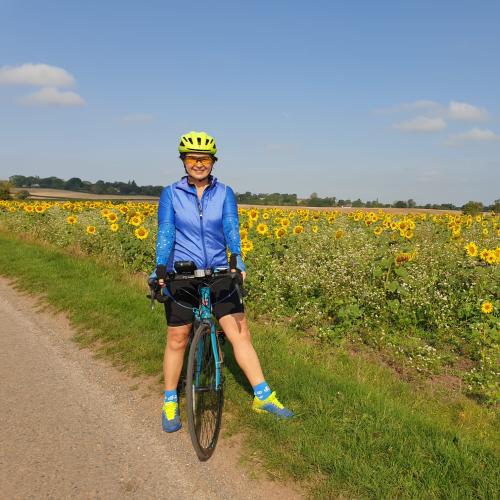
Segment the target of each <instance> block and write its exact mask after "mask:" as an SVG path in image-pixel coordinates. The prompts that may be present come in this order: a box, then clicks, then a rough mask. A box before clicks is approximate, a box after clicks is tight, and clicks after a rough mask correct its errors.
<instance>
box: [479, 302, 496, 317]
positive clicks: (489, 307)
mask: <svg viewBox="0 0 500 500" xmlns="http://www.w3.org/2000/svg"><path fill="white" fill-rule="evenodd" d="M481 312H483V313H484V314H491V313H492V312H493V304H492V303H491V302H483V303H482V305H481Z"/></svg>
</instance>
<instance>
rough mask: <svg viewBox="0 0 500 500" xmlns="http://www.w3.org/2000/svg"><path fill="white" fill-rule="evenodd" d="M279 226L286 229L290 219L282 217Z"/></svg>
mask: <svg viewBox="0 0 500 500" xmlns="http://www.w3.org/2000/svg"><path fill="white" fill-rule="evenodd" d="M280 224H281V225H282V226H283V227H285V228H286V227H288V226H289V225H290V219H288V218H286V217H282V218H281V220H280Z"/></svg>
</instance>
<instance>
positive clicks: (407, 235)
mask: <svg viewBox="0 0 500 500" xmlns="http://www.w3.org/2000/svg"><path fill="white" fill-rule="evenodd" d="M404 237H405V238H406V239H407V240H411V239H412V238H413V231H412V230H411V229H407V230H406V231H405V232H404Z"/></svg>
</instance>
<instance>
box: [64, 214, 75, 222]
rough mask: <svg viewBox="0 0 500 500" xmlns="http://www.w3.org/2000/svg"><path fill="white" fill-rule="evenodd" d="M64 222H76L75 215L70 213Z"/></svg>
mask: <svg viewBox="0 0 500 500" xmlns="http://www.w3.org/2000/svg"><path fill="white" fill-rule="evenodd" d="M66 222H67V223H68V224H76V215H70V216H69V217H68V218H67V219H66Z"/></svg>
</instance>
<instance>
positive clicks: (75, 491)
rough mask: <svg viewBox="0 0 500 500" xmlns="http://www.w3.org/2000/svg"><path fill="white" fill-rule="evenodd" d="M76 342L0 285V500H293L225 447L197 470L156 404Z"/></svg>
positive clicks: (154, 396) (185, 441)
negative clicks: (163, 425)
mask: <svg viewBox="0 0 500 500" xmlns="http://www.w3.org/2000/svg"><path fill="white" fill-rule="evenodd" d="M72 335H73V332H72V331H71V328H70V326H69V324H68V321H67V320H66V319H65V317H64V316H63V315H60V314H59V315H56V316H54V315H53V314H52V313H50V312H49V311H41V310H40V308H39V307H37V306H36V301H34V300H33V299H32V298H31V297H27V296H25V295H22V294H20V293H19V292H17V291H14V289H13V288H12V287H11V286H10V285H9V282H8V281H7V280H6V279H4V278H1V277H0V401H1V404H0V497H1V498H5V499H14V498H23V499H24V498H54V499H59V498H96V499H97V498H98V499H114V498H141V499H146V498H169V499H184V498H189V499H194V498H200V499H204V498H210V499H212V498H228V499H229V498H231V499H239V498H242V499H243V498H248V499H250V498H252V499H255V498H266V499H270V498H271V499H272V498H287V500H291V499H293V498H299V495H298V494H297V493H296V492H294V491H292V490H290V489H289V488H285V487H284V486H283V485H280V484H278V483H275V482H273V481H269V480H267V479H262V478H261V479H259V480H252V479H250V478H249V474H248V472H246V471H245V470H244V469H243V468H242V467H241V466H240V465H238V452H237V446H235V445H233V446H232V445H231V443H230V442H229V441H223V442H222V443H221V444H220V446H219V447H218V449H217V450H216V453H215V456H214V457H213V458H212V459H211V460H210V461H209V462H207V463H200V462H199V461H198V460H197V458H196V456H195V454H194V452H193V450H192V448H191V443H190V440H189V435H188V434H187V431H185V430H184V429H183V430H182V431H180V432H178V433H175V434H171V435H168V434H165V433H163V432H162V430H161V425H160V408H161V394H160V393H159V392H152V391H151V389H149V390H148V387H146V385H147V384H144V383H143V381H142V382H141V381H139V380H138V379H134V378H131V377H129V376H127V375H125V374H124V373H122V372H120V371H118V370H117V369H115V368H113V367H112V366H110V364H109V363H108V362H107V361H104V360H101V359H96V358H94V357H93V355H92V353H91V352H89V351H88V350H86V349H80V348H79V347H78V346H77V345H76V344H75V343H73V342H72V341H71V337H72Z"/></svg>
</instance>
